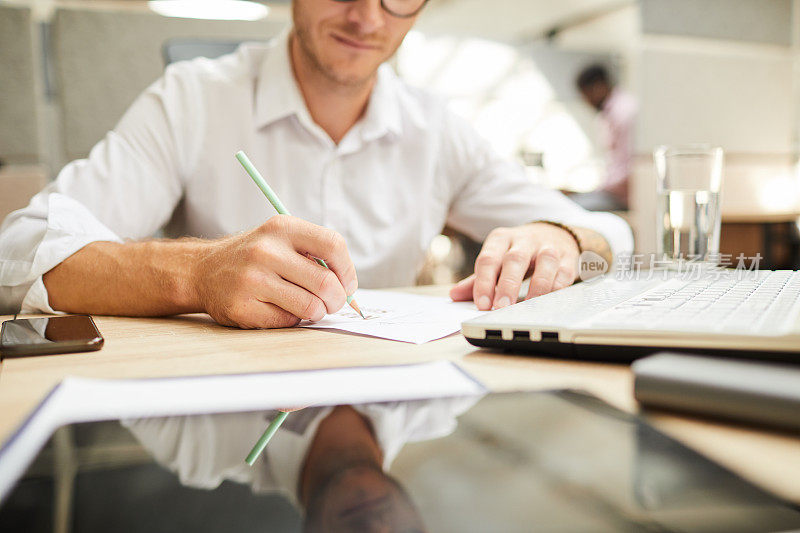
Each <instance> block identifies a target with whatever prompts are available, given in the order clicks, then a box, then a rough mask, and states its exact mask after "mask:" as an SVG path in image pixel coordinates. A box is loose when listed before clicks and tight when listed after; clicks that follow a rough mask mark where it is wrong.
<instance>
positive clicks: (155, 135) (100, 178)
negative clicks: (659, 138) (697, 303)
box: [0, 0, 632, 328]
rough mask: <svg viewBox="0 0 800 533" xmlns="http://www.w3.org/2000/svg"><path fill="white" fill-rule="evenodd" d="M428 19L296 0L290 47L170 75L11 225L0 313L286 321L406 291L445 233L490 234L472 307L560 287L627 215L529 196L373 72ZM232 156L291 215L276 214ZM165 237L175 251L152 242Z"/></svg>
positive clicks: (452, 123)
mask: <svg viewBox="0 0 800 533" xmlns="http://www.w3.org/2000/svg"><path fill="white" fill-rule="evenodd" d="M423 6H424V0H383V1H380V0H355V1H334V0H295V1H294V2H293V6H292V9H293V20H294V27H293V29H292V31H291V33H290V34H289V35H288V36H286V37H283V38H280V39H277V40H276V42H274V43H272V44H270V45H243V46H242V47H240V49H239V50H238V51H237V52H236V53H235V54H232V55H229V56H225V57H223V58H220V59H218V60H207V59H198V60H195V61H191V62H186V63H179V64H176V65H173V66H171V67H169V68H168V69H167V71H166V73H165V75H164V77H163V78H162V79H160V80H159V81H157V82H156V83H155V84H153V85H152V86H151V87H150V88H148V89H147V90H146V91H145V92H144V93H143V94H142V95H141V96H140V97H139V98H138V99H137V101H136V102H135V103H134V104H133V105H132V106H131V108H130V109H129V110H128V112H127V113H126V114H125V116H124V117H123V118H122V120H121V121H120V123H119V124H118V125H117V127H116V128H115V129H114V130H113V131H111V132H109V134H108V135H107V136H106V138H105V139H104V140H103V141H101V142H100V143H99V144H98V145H97V146H95V147H94V149H93V150H92V152H91V154H90V155H89V157H88V159H86V160H80V161H75V162H73V163H71V164H70V165H68V166H66V167H65V168H64V169H63V170H62V171H61V173H60V175H59V177H58V179H57V180H56V181H55V182H54V183H52V184H51V185H50V186H49V187H47V188H46V189H45V190H44V191H43V192H41V193H40V194H38V195H37V196H36V197H34V198H33V199H32V200H31V203H30V205H29V206H28V207H27V208H25V209H23V210H20V211H17V212H15V213H13V214H12V215H10V216H9V217H8V218H7V219H6V221H5V223H4V224H3V226H2V228H0V308H2V309H0V312H2V311H3V310H6V311H8V310H16V309H19V308H20V307H21V308H22V309H23V310H24V311H36V310H39V311H45V312H52V311H54V310H57V311H66V312H81V313H94V314H114V315H129V316H137V315H138V316H148V315H149V316H156V315H170V314H177V313H185V312H207V313H209V314H210V315H211V316H212V317H213V318H214V319H215V320H216V321H217V322H219V323H221V324H226V325H235V326H239V327H245V328H268V327H286V326H291V325H295V324H296V323H297V322H298V321H299V320H300V319H311V320H318V319H320V318H322V316H324V314H325V313H332V312H335V311H337V310H338V309H340V308H341V307H342V305H343V304H344V303H345V299H346V296H347V295H350V294H353V292H354V291H355V290H356V288H357V286H358V284H359V281H360V283H361V285H363V286H366V287H388V286H399V285H409V284H411V283H413V280H414V277H415V275H416V271H417V270H418V268H419V267H420V265H421V264H422V261H423V258H424V254H425V251H426V249H427V247H428V245H429V243H430V241H431V239H432V238H433V237H434V236H435V235H436V234H438V232H439V231H440V230H441V228H442V226H443V225H444V224H445V223H448V224H449V225H450V226H452V227H454V228H455V229H457V230H460V231H462V232H464V233H466V234H467V235H469V236H470V237H472V238H473V239H476V240H479V241H485V242H484V247H483V250H482V252H481V255H480V256H479V258H478V260H477V262H476V268H475V274H474V275H473V276H470V277H469V278H467V279H466V280H464V281H462V282H461V283H459V284H457V285H456V286H455V287H454V288H453V290H452V292H451V296H452V297H453V298H454V299H457V300H468V299H474V300H475V302H476V305H477V306H478V308H479V309H483V310H488V309H490V308H496V307H503V306H505V305H508V304H510V303H513V302H515V301H516V297H517V294H518V291H519V287H520V284H521V282H522V280H523V278H524V277H525V276H526V275H530V274H532V282H531V288H530V291H529V292H528V296H529V297H532V296H538V295H540V294H544V293H546V292H549V291H551V290H555V289H559V288H562V287H565V286H567V285H570V284H571V283H573V282H574V280H575V279H576V277H577V272H576V270H577V263H578V260H577V259H578V255H579V253H580V251H581V250H592V251H594V252H597V253H599V254H600V255H602V256H604V257H605V258H607V260H609V261H610V260H611V258H612V255H614V254H619V253H624V252H627V251H630V249H631V247H632V239H631V234H630V230H629V229H628V227H627V226H626V225H625V223H624V222H623V221H621V220H620V219H618V218H616V217H614V216H612V215H609V214H605V213H602V214H601V213H596V214H590V213H588V212H586V211H584V210H582V209H580V208H579V207H577V206H576V205H575V204H574V203H572V202H570V201H569V200H567V199H566V198H565V197H563V196H562V195H561V194H559V193H557V192H553V191H548V190H543V189H540V188H537V187H535V186H534V185H533V184H531V183H530V182H529V181H528V180H526V178H525V176H524V174H523V173H522V171H521V169H519V168H518V167H517V166H515V165H512V164H510V163H508V162H505V161H502V160H501V159H499V158H498V157H497V156H496V155H495V154H494V153H493V152H492V151H491V150H490V149H489V147H488V146H487V144H486V143H485V142H484V141H483V140H481V139H480V138H479V136H478V135H477V134H476V133H475V132H474V131H473V130H472V129H471V128H470V127H469V126H468V125H467V124H466V123H465V122H464V121H462V120H460V119H459V118H457V117H455V116H453V115H452V114H450V113H449V112H447V111H446V109H445V106H444V105H443V103H442V102H441V101H439V100H438V99H436V98H434V97H432V96H430V95H427V94H425V93H423V92H421V91H418V90H414V89H411V88H409V87H407V86H406V85H404V84H403V83H402V82H400V81H399V80H398V79H397V78H396V77H395V76H394V74H393V73H392V72H391V70H390V69H389V67H388V66H387V65H382V63H383V62H384V61H385V60H386V59H388V58H389V57H391V55H392V54H393V53H394V52H395V50H396V49H397V47H398V46H399V45H400V43H401V42H402V40H403V38H404V37H405V35H406V33H407V32H408V30H409V29H410V28H411V26H412V25H413V23H414V21H415V19H416V16H417V14H418V13H419V11H420V10H421V9H422V7H423ZM238 150H244V151H245V152H246V153H247V154H248V155H249V156H250V159H251V160H252V161H253V163H254V164H255V165H256V167H257V168H259V169H260V170H261V172H262V174H264V176H265V177H266V178H267V180H268V181H269V183H270V185H271V186H272V187H273V189H274V190H275V191H276V193H277V194H278V195H279V196H280V197H281V199H282V200H283V202H284V203H285V204H286V205H287V206H288V207H289V209H290V210H291V211H292V213H293V214H294V215H296V216H295V217H290V216H276V215H274V211H273V210H272V207H271V206H270V205H269V203H268V202H266V200H265V199H264V198H263V197H262V196H261V194H260V193H259V191H258V189H256V187H255V186H254V185H253V184H252V183H251V182H250V180H249V178H248V177H247V176H246V174H244V173H243V171H242V169H241V168H240V167H238V163H237V162H236V160H235V159H234V157H233V156H234V153H235V152H236V151H238ZM265 221H266V222H265ZM534 221H547V222H536V223H532V222H534ZM162 227H164V228H165V233H166V234H167V235H168V236H170V237H178V236H180V237H182V238H178V239H167V240H153V239H150V237H151V236H152V235H153V234H154V233H155V232H156V231H157V230H158V229H159V228H162ZM310 257H319V258H323V259H324V260H325V261H326V262H327V264H328V266H329V267H330V269H331V270H330V271H328V270H326V269H324V268H322V267H320V266H319V265H317V264H316V263H315V262H314V261H312V260H311V259H310ZM356 267H357V270H358V278H357V277H356Z"/></svg>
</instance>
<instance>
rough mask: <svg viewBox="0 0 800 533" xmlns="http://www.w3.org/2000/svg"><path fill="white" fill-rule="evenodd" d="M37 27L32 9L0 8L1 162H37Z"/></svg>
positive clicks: (2, 6)
mask: <svg viewBox="0 0 800 533" xmlns="http://www.w3.org/2000/svg"><path fill="white" fill-rule="evenodd" d="M36 35H38V32H36V27H35V26H34V22H33V19H32V16H31V9H30V8H29V7H24V6H13V5H0V159H2V160H3V161H5V162H6V163H32V162H36V161H37V160H38V153H39V139H38V126H37V108H36V102H37V95H36V83H35V81H36V74H37V73H36V70H35V69H36V68H37V65H38V64H39V62H38V61H36V52H35V50H36V49H37V47H36V42H35V39H36Z"/></svg>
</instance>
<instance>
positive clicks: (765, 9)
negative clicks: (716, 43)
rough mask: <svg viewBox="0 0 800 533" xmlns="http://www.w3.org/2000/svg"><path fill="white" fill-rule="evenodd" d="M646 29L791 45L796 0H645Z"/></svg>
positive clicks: (644, 16) (665, 32)
mask: <svg viewBox="0 0 800 533" xmlns="http://www.w3.org/2000/svg"><path fill="white" fill-rule="evenodd" d="M641 6H642V31H644V32H645V33H653V34H666V35H686V36H694V37H709V38H713V39H726V40H732V41H747V42H756V43H766V44H778V45H784V46H789V45H790V44H791V43H792V29H791V25H790V22H791V20H792V0H641Z"/></svg>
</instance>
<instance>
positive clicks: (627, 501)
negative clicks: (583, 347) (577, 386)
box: [0, 391, 800, 533]
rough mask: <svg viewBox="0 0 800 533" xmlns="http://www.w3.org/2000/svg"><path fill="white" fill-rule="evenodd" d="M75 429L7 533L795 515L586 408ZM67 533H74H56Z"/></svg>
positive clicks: (712, 524)
mask: <svg viewBox="0 0 800 533" xmlns="http://www.w3.org/2000/svg"><path fill="white" fill-rule="evenodd" d="M276 413H277V411H275V410H265V411H261V412H247V413H232V414H208V415H193V416H175V417H165V418H146V419H129V420H116V421H105V422H93V423H83V424H73V425H69V426H64V427H62V428H60V429H59V430H57V431H56V432H55V433H54V435H53V436H52V438H51V439H50V441H49V442H48V444H47V445H46V446H45V447H44V448H43V449H42V450H41V451H40V453H39V455H38V456H37V458H36V460H35V461H34V462H33V463H32V464H31V465H30V467H29V468H28V470H27V473H26V474H25V476H23V478H22V479H21V480H20V481H19V482H18V483H17V485H16V487H15V488H14V490H13V491H12V492H11V493H10V495H9V496H8V497H7V498H6V500H5V501H3V502H0V531H2V532H4V533H11V532H16V531H20V532H26V533H35V532H39V531H42V532H45V531H47V532H50V531H73V532H77V533H82V532H95V531H97V532H100V531H104V532H105V531H114V532H116V533H125V532H145V531H146V532H148V533H153V532H162V531H163V532H167V531H192V532H207V531H208V532H212V531H226V532H227V531H237V532H249V531H254V532H255V531H259V532H261V531H287V532H293V531H398V532H408V533H411V532H418V531H432V532H451V531H453V532H456V531H457V532H469V531H475V532H487V531H502V532H514V531H558V532H572V531H575V532H606V531H607V532H628V531H682V532H684V531H687V532H688V531H702V532H712V531H719V532H723V531H724V532H728V533H731V532H738V531H741V532H757V531H765V532H766V531H789V530H793V529H798V528H800V510H798V509H797V508H796V507H794V506H792V505H790V504H787V503H785V502H782V501H780V500H778V499H777V498H775V497H773V496H771V495H769V494H767V493H766V492H764V491H762V490H760V489H758V488H756V487H755V486H753V485H751V484H749V483H747V482H746V481H744V480H742V479H741V478H739V477H737V476H736V475H734V474H732V473H731V472H729V471H727V470H725V469H723V468H721V467H719V466H717V465H716V464H714V463H712V462H710V461H709V460H707V459H705V458H704V457H702V456H701V455H699V454H697V453H695V452H693V451H691V450H689V449H688V448H686V447H684V446H682V445H681V444H679V443H677V442H676V441H674V440H672V439H670V438H668V437H666V436H664V435H662V434H661V433H659V432H657V431H656V430H654V429H652V428H651V427H650V426H648V425H646V424H645V423H643V422H642V421H641V420H640V419H638V418H637V417H635V416H632V415H629V414H626V413H623V412H621V411H618V410H616V409H614V408H612V407H610V406H609V405H607V404H605V403H603V402H602V401H600V400H598V399H596V398H594V397H592V396H589V395H586V394H583V393H580V392H575V391H556V392H538V393H514V394H492V395H488V396H483V397H468V398H449V399H435V400H420V401H412V402H393V403H378V404H363V405H355V406H337V407H319V406H316V407H309V408H305V409H302V410H299V411H295V412H293V413H291V414H290V415H289V416H288V418H287V419H286V421H285V423H284V424H283V426H282V427H281V428H280V429H279V430H278V433H277V434H276V435H275V437H274V438H273V440H272V441H271V442H270V443H269V445H268V446H267V448H266V450H265V452H264V453H263V454H262V456H261V457H260V458H259V459H258V461H257V462H256V463H255V464H254V466H253V467H249V466H247V465H246V464H245V462H244V458H245V456H246V455H247V453H248V452H249V451H250V448H251V447H252V446H253V444H254V443H255V441H256V440H257V439H258V437H259V436H260V435H261V433H262V432H263V431H264V429H265V428H266V426H267V424H268V423H269V421H270V420H271V419H272V418H273V417H274V416H276ZM59 527H62V528H63V527H67V529H58V528H59Z"/></svg>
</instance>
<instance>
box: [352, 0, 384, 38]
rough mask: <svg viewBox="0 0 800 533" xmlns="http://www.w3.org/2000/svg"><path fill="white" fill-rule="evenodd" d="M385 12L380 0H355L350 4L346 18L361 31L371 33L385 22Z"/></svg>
mask: <svg viewBox="0 0 800 533" xmlns="http://www.w3.org/2000/svg"><path fill="white" fill-rule="evenodd" d="M385 16H386V12H385V11H384V10H383V8H382V7H381V0H356V1H355V2H352V3H351V4H350V9H349V10H348V12H347V20H348V22H351V23H353V24H355V25H357V26H358V28H359V30H360V32H361V33H367V34H369V33H373V32H375V31H377V30H379V29H380V28H382V27H383V26H385V24H386V20H385Z"/></svg>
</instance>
